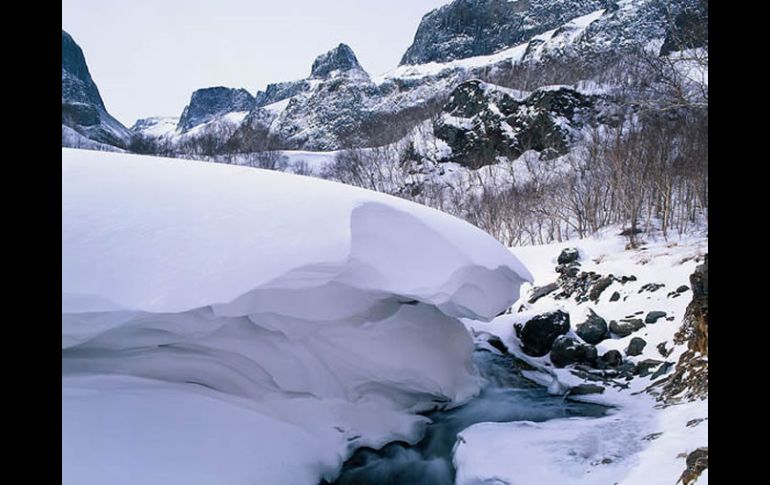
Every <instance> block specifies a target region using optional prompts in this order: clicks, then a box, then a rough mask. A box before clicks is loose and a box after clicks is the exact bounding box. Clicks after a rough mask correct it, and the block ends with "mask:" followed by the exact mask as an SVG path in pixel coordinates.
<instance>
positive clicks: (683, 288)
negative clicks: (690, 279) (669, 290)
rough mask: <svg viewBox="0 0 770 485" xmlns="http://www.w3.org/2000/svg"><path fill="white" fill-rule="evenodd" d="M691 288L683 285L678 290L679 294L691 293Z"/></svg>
mask: <svg viewBox="0 0 770 485" xmlns="http://www.w3.org/2000/svg"><path fill="white" fill-rule="evenodd" d="M689 290H690V287H689V286H687V285H682V286H680V287H679V288H677V289H676V292H677V293H684V292H685V291H689Z"/></svg>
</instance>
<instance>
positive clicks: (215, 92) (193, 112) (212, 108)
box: [179, 86, 254, 131]
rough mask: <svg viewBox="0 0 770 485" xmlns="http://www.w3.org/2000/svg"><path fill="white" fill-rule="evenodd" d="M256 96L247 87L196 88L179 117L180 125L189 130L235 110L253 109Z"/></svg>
mask: <svg viewBox="0 0 770 485" xmlns="http://www.w3.org/2000/svg"><path fill="white" fill-rule="evenodd" d="M253 107H254V96H252V95H251V94H250V93H249V92H248V91H246V90H245V89H233V88H226V87H223V86H216V87H212V88H203V89H198V90H196V91H195V92H194V93H193V94H192V96H191V97H190V104H188V105H187V107H186V108H185V109H184V111H183V112H182V116H181V117H180V118H179V127H180V128H181V129H182V130H183V131H187V130H189V129H190V128H193V127H194V126H197V125H199V124H201V123H206V122H207V121H210V120H212V119H214V118H216V117H218V116H221V115H225V114H227V113H232V112H235V111H251V109H252V108H253Z"/></svg>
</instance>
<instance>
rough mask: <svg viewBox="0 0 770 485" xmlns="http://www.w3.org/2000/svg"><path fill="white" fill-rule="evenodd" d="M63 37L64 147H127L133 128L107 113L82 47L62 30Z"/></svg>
mask: <svg viewBox="0 0 770 485" xmlns="http://www.w3.org/2000/svg"><path fill="white" fill-rule="evenodd" d="M61 40H62V50H61V54H62V65H61V87H62V95H61V122H62V146H74V147H82V148H94V149H103V148H105V147H109V146H111V147H117V148H127V147H128V144H129V142H130V140H131V131H129V130H128V129H127V128H126V127H125V126H123V125H122V124H121V123H120V122H119V121H118V120H116V119H115V118H113V117H112V116H110V114H109V113H108V112H107V108H105V106H104V101H103V100H102V97H101V95H100V94H99V89H98V88H97V87H96V84H95V83H94V81H93V79H91V74H90V72H89V71H88V66H87V65H86V59H85V56H83V51H82V50H81V49H80V46H78V45H77V43H75V40H74V39H73V38H72V36H70V35H69V34H68V33H67V32H65V31H63V30H62V32H61ZM73 132H74V133H73ZM78 135H80V136H78ZM100 147H101V148H100Z"/></svg>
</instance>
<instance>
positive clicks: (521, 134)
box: [434, 80, 608, 169]
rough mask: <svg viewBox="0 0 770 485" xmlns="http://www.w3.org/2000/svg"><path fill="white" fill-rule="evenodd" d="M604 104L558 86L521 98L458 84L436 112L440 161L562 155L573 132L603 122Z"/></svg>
mask: <svg viewBox="0 0 770 485" xmlns="http://www.w3.org/2000/svg"><path fill="white" fill-rule="evenodd" d="M607 104H608V103H606V102H605V101H604V100H602V99H601V98H600V97H599V96H593V95H586V94H583V93H581V92H579V91H577V90H575V89H572V88H569V87H566V86H559V87H549V88H544V89H539V90H537V91H535V92H533V93H531V94H528V95H526V96H523V95H522V93H517V92H513V91H511V90H506V89H503V88H500V87H497V86H494V85H491V84H487V83H483V82H481V81H478V80H471V81H466V82H464V83H462V84H460V85H459V86H458V87H457V88H456V89H455V90H454V91H453V92H452V94H451V96H450V97H449V102H448V103H447V104H446V105H445V106H444V108H443V109H442V113H441V116H440V118H439V119H438V122H437V123H436V125H435V126H434V134H435V136H436V137H437V138H439V139H440V140H443V141H444V142H446V143H447V145H448V146H449V147H450V148H451V152H449V153H447V154H446V155H445V156H446V158H445V159H442V160H441V161H452V162H457V163H459V164H461V165H464V166H467V167H469V168H472V169H476V168H479V167H481V166H483V165H487V164H490V163H495V161H496V157H499V156H506V157H511V158H516V157H518V156H519V155H521V154H522V153H524V152H525V151H527V150H537V151H539V152H541V153H542V154H543V155H544V156H545V157H546V158H547V157H551V158H552V157H553V156H556V155H561V154H564V153H566V152H567V150H568V148H569V146H570V144H571V142H572V140H573V138H575V137H576V133H577V132H578V131H579V130H580V129H582V128H583V127H584V126H586V125H588V124H594V123H596V122H597V121H598V120H601V121H604V122H607V121H608V120H607V119H606V118H607V115H606V114H602V109H606V106H605V105H607Z"/></svg>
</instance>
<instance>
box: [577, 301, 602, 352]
mask: <svg viewBox="0 0 770 485" xmlns="http://www.w3.org/2000/svg"><path fill="white" fill-rule="evenodd" d="M576 333H577V334H578V336H579V337H580V338H582V339H583V340H585V341H586V342H588V343H589V344H593V345H596V344H598V343H599V342H601V341H602V340H604V339H606V338H607V337H609V336H610V333H609V327H607V321H606V320H604V319H603V318H602V317H600V316H599V315H597V314H596V313H594V311H593V310H591V309H589V310H588V317H587V318H586V320H585V321H584V322H583V323H579V324H578V325H577V330H576Z"/></svg>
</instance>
